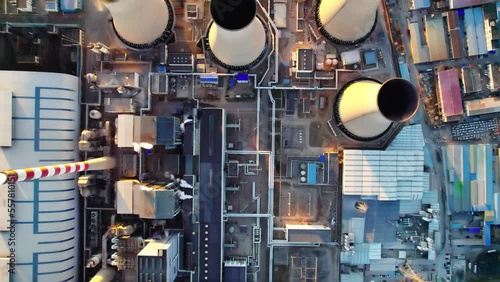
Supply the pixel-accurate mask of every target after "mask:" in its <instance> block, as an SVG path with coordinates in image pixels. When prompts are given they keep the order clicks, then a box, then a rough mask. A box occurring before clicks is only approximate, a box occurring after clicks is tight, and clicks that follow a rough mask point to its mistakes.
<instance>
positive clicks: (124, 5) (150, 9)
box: [101, 0, 174, 50]
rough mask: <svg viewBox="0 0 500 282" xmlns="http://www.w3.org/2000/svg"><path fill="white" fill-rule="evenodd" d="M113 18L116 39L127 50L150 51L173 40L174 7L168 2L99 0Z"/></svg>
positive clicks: (155, 0) (162, 0)
mask: <svg viewBox="0 0 500 282" xmlns="http://www.w3.org/2000/svg"><path fill="white" fill-rule="evenodd" d="M101 1H102V2H103V4H104V6H106V8H107V9H108V10H109V12H110V13H111V16H112V17H113V28H114V30H115V33H116V35H117V36H118V38H119V39H120V40H121V41H122V42H123V43H124V44H125V45H127V46H128V47H129V48H132V49H137V50H141V49H150V48H152V47H154V46H155V45H157V44H159V43H168V42H169V41H170V40H171V39H172V38H173V34H174V33H173V31H172V30H173V27H174V8H173V6H172V4H171V3H170V1H169V0H140V1H137V0H101Z"/></svg>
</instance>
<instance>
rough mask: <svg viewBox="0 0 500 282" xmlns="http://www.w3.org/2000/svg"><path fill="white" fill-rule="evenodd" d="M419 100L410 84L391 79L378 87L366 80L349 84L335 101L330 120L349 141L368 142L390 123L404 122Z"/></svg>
mask: <svg viewBox="0 0 500 282" xmlns="http://www.w3.org/2000/svg"><path fill="white" fill-rule="evenodd" d="M418 105H419V96H418V92H417V89H416V88H415V87H414V86H413V84H411V82H409V81H407V80H405V79H401V78H394V79H390V80H387V81H386V82H385V83H383V84H382V83H380V82H378V81H375V80H371V79H368V78H361V79H358V80H355V81H351V82H350V83H348V84H347V85H346V86H344V87H343V88H342V89H341V90H340V91H339V93H338V94H337V97H336V99H335V104H334V119H335V121H336V123H337V126H338V127H339V128H340V129H341V130H342V131H343V132H344V133H345V134H347V135H348V136H349V137H351V138H353V139H356V140H360V141H370V140H375V139H377V138H379V137H381V136H382V135H383V134H384V133H385V132H386V131H387V130H388V129H389V128H390V127H391V125H392V123H393V122H405V121H408V120H409V119H410V118H412V117H413V115H415V113H416V112H417V110H418Z"/></svg>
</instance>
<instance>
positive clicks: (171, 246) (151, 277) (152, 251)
mask: <svg viewBox="0 0 500 282" xmlns="http://www.w3.org/2000/svg"><path fill="white" fill-rule="evenodd" d="M180 234H181V233H180V232H175V231H174V232H169V234H168V235H167V236H168V237H167V238H166V239H165V240H164V241H152V242H149V243H147V244H146V246H145V247H144V248H143V249H142V250H141V251H140V252H139V253H138V254H137V263H138V277H137V281H159V279H158V278H156V277H160V278H161V281H165V282H173V281H175V279H176V277H177V273H178V271H179V270H180V268H179V260H180V257H179V253H180V249H181V246H180ZM165 270H166V271H165Z"/></svg>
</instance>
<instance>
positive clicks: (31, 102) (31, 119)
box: [0, 71, 81, 281]
mask: <svg viewBox="0 0 500 282" xmlns="http://www.w3.org/2000/svg"><path fill="white" fill-rule="evenodd" d="M79 81H80V79H79V78H78V77H76V76H71V75H66V74H58V73H43V72H23V71H0V89H2V90H0V99H1V101H2V103H0V107H1V108H0V121H1V122H0V128H1V131H2V137H0V140H1V144H0V171H4V170H9V169H13V168H25V167H34V166H46V165H50V164H57V163H65V162H72V161H78V148H77V144H78V135H79V131H80V130H79V128H80V122H79V120H80V113H79V107H80V106H79V89H80V87H79ZM9 104H10V105H9ZM8 133H12V136H11V137H10V136H9V138H3V137H4V136H5V135H7V134H8ZM9 142H10V144H8V143H9ZM77 178H78V174H77V173H72V174H66V175H60V176H55V177H53V178H47V179H37V180H32V181H28V182H19V183H17V184H15V189H13V190H14V191H15V196H14V197H15V200H16V202H15V205H16V209H15V213H13V216H14V219H15V220H17V223H16V224H15V230H14V233H13V234H15V235H14V237H15V245H8V240H9V237H10V236H11V231H12V230H9V228H8V227H9V222H8V221H7V220H10V218H8V217H7V216H6V215H7V214H8V213H7V208H8V207H7V203H8V197H9V194H8V193H7V191H8V188H9V187H8V185H7V184H0V185H2V186H3V187H1V188H2V192H1V193H0V213H1V214H2V216H0V230H2V231H4V232H0V234H1V239H0V240H3V242H1V243H0V263H4V261H3V260H5V257H7V256H9V254H10V250H7V248H15V250H14V254H15V263H16V266H15V275H13V278H14V280H13V281H76V280H77V279H78V278H77V277H78V275H79V271H80V267H79V263H80V262H79V260H80V258H81V256H80V253H79V246H80V239H79V238H80V234H81V233H80V230H79V226H80V223H79V218H80V211H79V191H78V186H77ZM11 196H12V195H11ZM7 260H8V259H7ZM0 277H1V276H0Z"/></svg>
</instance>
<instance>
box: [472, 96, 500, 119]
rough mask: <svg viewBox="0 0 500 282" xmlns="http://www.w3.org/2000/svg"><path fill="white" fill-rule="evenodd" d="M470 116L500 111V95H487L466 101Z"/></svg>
mask: <svg viewBox="0 0 500 282" xmlns="http://www.w3.org/2000/svg"><path fill="white" fill-rule="evenodd" d="M465 111H466V113H467V115H468V116H477V115H484V114H491V113H496V112H500V97H487V98H483V99H477V100H470V101H466V102H465Z"/></svg>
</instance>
